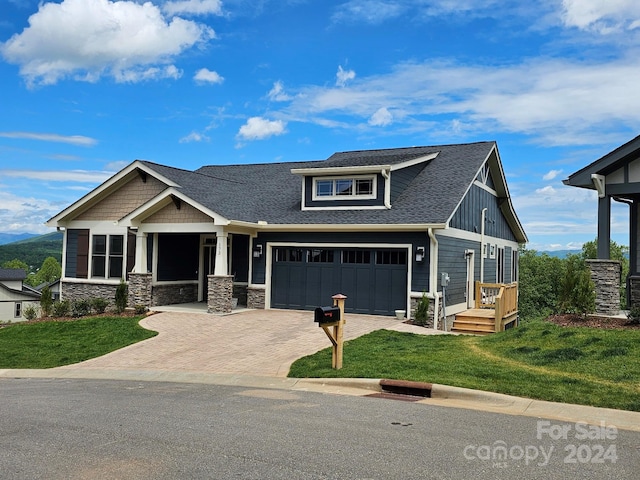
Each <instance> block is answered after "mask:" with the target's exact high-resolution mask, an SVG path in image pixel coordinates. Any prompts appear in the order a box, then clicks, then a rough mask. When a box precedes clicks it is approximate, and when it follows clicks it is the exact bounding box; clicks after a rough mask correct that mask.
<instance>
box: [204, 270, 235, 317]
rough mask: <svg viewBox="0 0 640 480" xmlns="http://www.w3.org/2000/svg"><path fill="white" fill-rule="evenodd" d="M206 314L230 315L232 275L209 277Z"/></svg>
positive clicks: (231, 306)
mask: <svg viewBox="0 0 640 480" xmlns="http://www.w3.org/2000/svg"><path fill="white" fill-rule="evenodd" d="M208 280H209V292H208V293H209V294H208V299H209V300H208V304H207V312H209V313H231V310H233V305H232V302H231V299H232V297H233V275H209V276H208Z"/></svg>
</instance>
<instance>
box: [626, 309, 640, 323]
mask: <svg viewBox="0 0 640 480" xmlns="http://www.w3.org/2000/svg"><path fill="white" fill-rule="evenodd" d="M627 318H628V319H629V323H630V324H632V325H638V324H640V305H634V306H633V307H631V310H629V313H627Z"/></svg>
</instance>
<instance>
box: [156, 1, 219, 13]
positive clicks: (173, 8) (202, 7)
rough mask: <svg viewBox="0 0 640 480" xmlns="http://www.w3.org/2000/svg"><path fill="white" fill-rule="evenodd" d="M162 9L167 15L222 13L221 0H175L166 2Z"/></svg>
mask: <svg viewBox="0 0 640 480" xmlns="http://www.w3.org/2000/svg"><path fill="white" fill-rule="evenodd" d="M162 10H163V11H165V12H166V13H167V14H169V15H181V14H186V15H222V1H221V0H176V1H170V2H166V3H165V4H164V5H163V6H162Z"/></svg>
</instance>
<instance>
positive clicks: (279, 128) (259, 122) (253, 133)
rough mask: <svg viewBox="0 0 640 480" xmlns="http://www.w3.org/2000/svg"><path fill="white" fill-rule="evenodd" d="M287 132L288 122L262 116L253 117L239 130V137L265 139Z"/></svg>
mask: <svg viewBox="0 0 640 480" xmlns="http://www.w3.org/2000/svg"><path fill="white" fill-rule="evenodd" d="M285 132H286V123H284V122H283V121H282V120H267V119H266V118H262V117H251V118H250V119H249V120H247V123H245V124H244V125H243V126H242V127H240V130H239V131H238V135H237V136H238V138H240V139H243V140H264V139H266V138H269V137H272V136H274V135H282V134H283V133H285Z"/></svg>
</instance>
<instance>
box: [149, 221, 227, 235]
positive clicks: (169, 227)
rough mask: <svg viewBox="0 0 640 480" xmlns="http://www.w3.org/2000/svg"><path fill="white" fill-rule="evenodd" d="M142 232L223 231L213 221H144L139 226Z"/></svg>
mask: <svg viewBox="0 0 640 480" xmlns="http://www.w3.org/2000/svg"><path fill="white" fill-rule="evenodd" d="M138 231H140V232H142V233H218V232H220V233H222V232H223V231H224V229H223V227H222V226H221V225H214V224H213V223H143V224H141V225H140V227H139V228H138Z"/></svg>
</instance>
